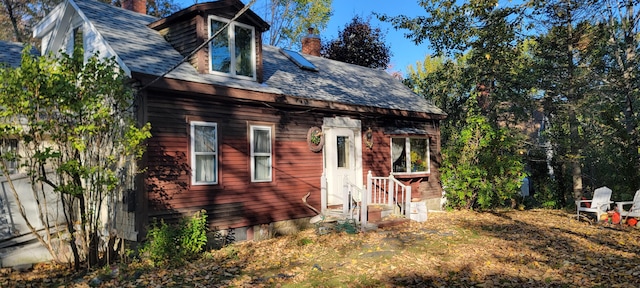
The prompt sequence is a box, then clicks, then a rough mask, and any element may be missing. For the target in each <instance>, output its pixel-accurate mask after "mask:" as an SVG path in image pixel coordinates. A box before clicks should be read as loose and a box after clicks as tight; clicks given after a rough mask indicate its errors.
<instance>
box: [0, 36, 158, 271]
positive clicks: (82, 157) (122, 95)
mask: <svg viewBox="0 0 640 288" xmlns="http://www.w3.org/2000/svg"><path fill="white" fill-rule="evenodd" d="M29 49H30V48H29V47H27V48H26V49H25V50H24V51H23V55H22V62H21V66H20V67H17V68H4V69H0V79H1V80H0V106H2V107H3V110H2V111H1V112H0V118H1V119H2V121H0V123H2V125H1V126H0V127H1V128H2V129H0V137H1V138H2V139H9V138H11V139H15V138H17V139H18V140H19V141H20V143H21V145H22V146H23V147H24V149H22V150H23V153H20V154H18V155H16V154H13V155H12V154H7V153H5V154H3V155H2V158H3V161H1V162H2V165H0V168H2V171H3V173H4V174H5V175H9V173H8V169H7V166H6V160H13V161H16V162H18V163H19V167H20V169H22V170H23V171H24V172H25V173H26V174H27V175H29V177H30V180H31V183H32V189H33V194H34V195H36V197H37V198H38V199H39V200H38V201H39V207H38V209H39V211H40V213H41V215H40V219H41V221H42V222H44V223H43V224H44V226H45V228H48V227H50V226H52V225H55V224H56V223H53V222H51V221H55V219H51V218H48V216H47V213H46V209H47V205H46V201H59V202H61V203H63V204H62V210H63V212H64V216H65V222H66V230H65V232H64V233H63V232H59V233H57V234H53V233H51V231H48V230H47V233H46V235H45V236H39V235H38V233H37V232H36V231H35V230H34V229H33V226H32V225H30V224H28V226H29V227H30V229H31V230H32V232H33V234H34V235H35V236H36V237H37V238H38V239H39V240H40V242H41V243H42V244H44V245H45V247H48V248H49V251H50V253H52V256H53V257H54V259H57V255H56V251H53V249H51V247H53V245H52V244H51V241H52V239H56V238H57V239H66V240H67V241H68V244H69V245H70V247H71V249H72V252H73V256H74V264H75V268H76V269H79V267H80V266H79V265H80V263H81V262H82V261H83V260H86V261H87V262H88V263H89V265H94V264H97V263H99V260H100V259H99V256H100V255H101V254H99V251H100V250H99V248H100V247H101V246H100V245H105V246H106V245H107V244H100V237H103V238H104V237H106V238H110V235H102V234H101V232H102V231H103V230H102V227H105V226H106V227H109V225H108V224H109V221H114V220H115V219H114V217H115V216H114V215H113V214H112V213H114V211H113V210H109V209H113V207H112V206H111V205H110V204H113V203H114V202H115V201H119V200H118V199H121V197H122V195H123V193H124V192H125V191H126V190H127V189H132V188H133V187H132V185H133V182H134V181H133V177H134V176H135V174H136V167H135V163H136V159H137V158H138V157H140V156H141V155H142V153H143V151H144V146H143V143H144V140H145V139H147V138H148V137H150V133H149V131H150V127H149V125H148V124H146V125H144V126H142V127H140V128H139V127H138V125H136V122H135V115H134V112H135V111H134V107H135V106H134V105H132V104H133V101H134V98H133V96H134V95H133V93H132V90H131V89H130V87H129V85H128V84H127V82H126V80H127V79H126V76H124V73H123V72H122V70H120V68H119V66H118V64H117V62H116V61H115V60H114V59H106V60H100V59H99V58H98V56H97V55H95V56H94V57H91V58H90V59H89V60H87V62H86V63H83V57H82V53H80V49H78V50H76V52H75V53H74V55H73V57H72V56H68V55H62V56H61V57H60V58H54V57H53V56H52V55H50V56H48V57H34V56H31V55H30V54H29V53H28V51H29ZM49 170H52V171H53V174H51V173H48V172H49ZM52 175H53V176H52ZM8 178H9V180H10V181H11V177H8ZM10 183H11V182H10ZM44 186H49V187H51V188H52V189H53V191H55V192H56V194H55V195H57V199H48V200H47V199H45V197H46V196H45V194H43V187H44ZM13 193H14V197H15V198H16V199H17V200H18V201H19V199H20V195H19V194H18V193H17V191H15V189H14V190H13ZM21 205H22V204H20V203H19V206H21ZM105 209H107V210H106V211H107V213H109V212H110V213H111V214H108V215H109V217H106V218H102V217H101V215H102V213H104V211H105ZM23 216H24V215H23ZM25 220H26V221H27V223H29V220H28V219H26V217H25ZM105 221H106V222H105ZM109 232H110V231H109ZM106 243H109V241H107V242H106ZM102 248H103V251H113V250H112V249H113V247H104V246H103V247H102ZM109 254H111V253H106V254H105V256H106V257H109V256H108V255H109Z"/></svg>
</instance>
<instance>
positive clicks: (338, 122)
mask: <svg viewBox="0 0 640 288" xmlns="http://www.w3.org/2000/svg"><path fill="white" fill-rule="evenodd" d="M361 127H362V126H361V122H360V120H358V119H351V118H349V117H333V118H324V119H323V124H322V131H323V134H324V135H325V149H322V153H323V157H322V158H323V161H322V162H323V165H322V167H323V175H325V176H326V177H325V181H326V187H327V189H326V192H325V193H326V195H322V196H323V197H321V198H322V199H323V200H324V201H322V202H324V203H322V208H323V209H326V208H327V207H328V205H333V204H338V203H329V199H331V197H330V195H340V196H339V197H340V198H342V190H341V189H336V188H335V187H336V183H342V182H343V179H335V178H336V177H335V175H336V174H339V173H337V171H332V170H331V167H329V164H331V163H333V162H335V161H328V159H330V158H329V157H335V156H334V155H328V153H329V152H327V151H328V150H329V151H333V148H329V147H328V146H329V145H334V143H333V142H335V141H330V139H329V137H335V136H336V134H334V133H333V132H334V131H335V132H338V133H339V131H340V130H342V129H348V130H351V131H352V132H353V146H354V155H353V160H354V165H352V166H353V167H350V169H351V170H352V173H354V174H353V175H354V176H353V177H354V179H351V180H352V181H354V183H353V184H356V185H357V186H358V187H363V174H362V132H361V131H362V128H361ZM343 131H344V130H343ZM336 190H337V191H336ZM343 202H344V199H343ZM339 204H345V203H339Z"/></svg>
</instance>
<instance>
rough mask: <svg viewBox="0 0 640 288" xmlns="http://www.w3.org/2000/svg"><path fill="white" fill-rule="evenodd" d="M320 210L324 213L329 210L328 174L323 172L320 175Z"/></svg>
mask: <svg viewBox="0 0 640 288" xmlns="http://www.w3.org/2000/svg"><path fill="white" fill-rule="evenodd" d="M320 211H321V212H322V214H323V215H326V212H327V176H326V175H325V174H324V172H322V176H320Z"/></svg>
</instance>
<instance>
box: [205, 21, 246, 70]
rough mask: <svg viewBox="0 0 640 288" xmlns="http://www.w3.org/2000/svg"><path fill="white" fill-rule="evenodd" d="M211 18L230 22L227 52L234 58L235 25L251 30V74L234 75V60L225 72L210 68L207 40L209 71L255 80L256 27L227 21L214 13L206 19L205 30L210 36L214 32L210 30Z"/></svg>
mask: <svg viewBox="0 0 640 288" xmlns="http://www.w3.org/2000/svg"><path fill="white" fill-rule="evenodd" d="M211 20H215V21H219V22H222V23H230V24H229V26H228V27H227V34H228V35H227V37H228V39H229V47H228V49H229V53H230V54H231V59H235V51H236V49H235V48H236V47H235V45H236V41H235V26H239V27H242V28H247V29H250V30H251V68H252V69H253V71H252V72H253V73H252V74H253V76H252V77H249V76H244V75H236V63H235V61H233V60H232V61H231V63H230V65H229V73H225V72H220V71H215V70H213V69H212V65H211V60H212V57H211V42H209V56H208V57H209V73H210V74H217V75H224V76H231V77H236V78H241V79H250V80H254V81H255V80H256V79H257V78H256V41H255V39H256V29H255V28H254V27H253V26H249V25H245V24H242V23H238V22H229V19H225V18H222V17H218V16H215V15H209V18H208V21H207V31H209V34H208V35H209V36H208V37H211V36H212V35H213V33H215V31H211Z"/></svg>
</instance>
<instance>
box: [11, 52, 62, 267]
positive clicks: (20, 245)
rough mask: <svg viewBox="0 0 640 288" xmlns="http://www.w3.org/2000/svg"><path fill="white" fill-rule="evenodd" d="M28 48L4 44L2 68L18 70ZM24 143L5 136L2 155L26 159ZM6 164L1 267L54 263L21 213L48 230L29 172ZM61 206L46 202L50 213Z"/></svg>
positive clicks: (47, 193)
mask: <svg viewBox="0 0 640 288" xmlns="http://www.w3.org/2000/svg"><path fill="white" fill-rule="evenodd" d="M24 48H25V45H24V44H22V43H15V42H6V41H0V68H4V67H11V68H15V67H18V66H19V65H20V62H21V59H22V50H23V49H24ZM30 53H31V54H33V55H38V51H37V50H36V49H32V50H31V51H30ZM20 144H21V143H19V141H18V140H17V139H15V138H7V139H5V138H4V137H3V138H2V139H0V154H2V153H5V152H8V151H12V152H15V153H17V154H20V155H22V156H24V151H25V150H24V147H23V146H22V145H20ZM6 164H7V169H8V172H9V174H10V175H11V180H12V182H11V183H9V181H8V177H7V175H4V174H3V173H2V172H0V268H3V267H15V266H21V265H28V264H30V263H35V262H43V261H48V260H51V258H50V255H49V253H48V251H47V250H46V249H45V248H44V247H43V246H42V245H40V243H38V242H37V241H36V240H35V237H34V236H33V235H32V234H31V232H30V230H29V228H28V224H27V221H26V220H25V218H23V216H22V215H21V213H20V208H22V209H23V211H24V214H25V215H26V217H27V218H28V221H29V222H30V223H31V225H33V227H34V229H35V230H36V231H42V230H43V229H44V225H43V224H42V222H41V221H40V220H41V219H40V218H39V215H40V213H39V212H42V211H38V204H37V203H38V201H37V199H36V197H35V196H34V194H36V193H34V191H33V190H32V186H31V182H30V178H29V177H28V175H26V174H25V173H19V172H21V171H19V168H18V165H17V162H16V161H7V162H6ZM22 172H24V171H22ZM12 188H15V189H16V192H17V193H19V194H20V197H19V198H20V199H19V201H18V199H16V197H14V194H13V190H12ZM43 189H44V190H43V191H39V192H40V193H41V194H39V195H45V196H47V197H49V199H50V200H51V199H55V198H54V197H51V196H52V194H53V193H54V192H53V190H52V189H49V188H43ZM19 205H21V206H22V207H19ZM59 205H60V203H59V202H56V201H49V202H47V203H46V207H47V209H48V211H56V209H58V208H59V207H60V206H59ZM53 214H54V213H53V212H52V213H50V214H48V216H49V217H50V219H52V221H51V222H52V223H63V221H64V219H63V218H62V217H55V216H54V215H53ZM52 230H53V229H52Z"/></svg>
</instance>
